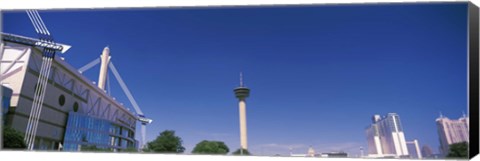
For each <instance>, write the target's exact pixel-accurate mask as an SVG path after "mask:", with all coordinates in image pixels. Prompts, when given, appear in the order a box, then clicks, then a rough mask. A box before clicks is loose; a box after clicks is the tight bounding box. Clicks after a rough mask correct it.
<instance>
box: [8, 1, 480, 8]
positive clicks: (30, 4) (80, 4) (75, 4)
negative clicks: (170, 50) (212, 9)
mask: <svg viewBox="0 0 480 161" xmlns="http://www.w3.org/2000/svg"><path fill="white" fill-rule="evenodd" d="M467 1H468V0H433V1H425V0H227V1H225V0H202V1H199V0H177V1H174V0H163V1H162V0H137V1H132V0H103V1H101V0H75V1H73V0H65V1H59V0H42V1H38V0H4V1H0V8H1V9H4V10H12V9H65V8H83V9H89V8H137V7H193V6H196V7H199V6H245V5H292V4H302V5H309V4H310V5H311V4H346V3H385V2H388V3H413V2H467ZM477 1H478V0H477Z"/></svg>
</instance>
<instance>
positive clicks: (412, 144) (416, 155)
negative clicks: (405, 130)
mask: <svg viewBox="0 0 480 161" xmlns="http://www.w3.org/2000/svg"><path fill="white" fill-rule="evenodd" d="M407 148H408V153H409V154H410V158H412V159H422V158H423V156H422V151H421V150H420V145H419V144H418V140H417V139H415V140H413V141H407Z"/></svg>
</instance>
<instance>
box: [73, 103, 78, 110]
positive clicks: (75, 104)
mask: <svg viewBox="0 0 480 161" xmlns="http://www.w3.org/2000/svg"><path fill="white" fill-rule="evenodd" d="M77 111H78V103H77V102H75V103H73V112H77Z"/></svg>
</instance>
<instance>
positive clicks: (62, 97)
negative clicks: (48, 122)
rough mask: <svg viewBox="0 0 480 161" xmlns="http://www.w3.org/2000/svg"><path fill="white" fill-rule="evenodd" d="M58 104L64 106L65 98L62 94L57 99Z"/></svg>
mask: <svg viewBox="0 0 480 161" xmlns="http://www.w3.org/2000/svg"><path fill="white" fill-rule="evenodd" d="M58 104H60V106H63V105H64V104H65V96H64V95H63V94H62V95H60V97H58Z"/></svg>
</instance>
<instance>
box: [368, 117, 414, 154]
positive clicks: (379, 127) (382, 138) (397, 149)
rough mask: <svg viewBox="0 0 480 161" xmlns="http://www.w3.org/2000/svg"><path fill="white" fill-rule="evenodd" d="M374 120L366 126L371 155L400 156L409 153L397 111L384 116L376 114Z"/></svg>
mask: <svg viewBox="0 0 480 161" xmlns="http://www.w3.org/2000/svg"><path fill="white" fill-rule="evenodd" d="M372 122H373V123H372V124H371V125H370V126H368V127H367V128H366V135H367V142H368V155H369V156H371V157H386V156H394V157H396V158H399V157H406V156H408V155H409V154H408V149H407V144H406V141H405V134H404V133H403V128H402V124H401V122H400V117H399V116H398V115H397V114H396V113H389V114H387V116H384V117H383V118H381V117H380V115H374V116H373V119H372Z"/></svg>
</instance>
